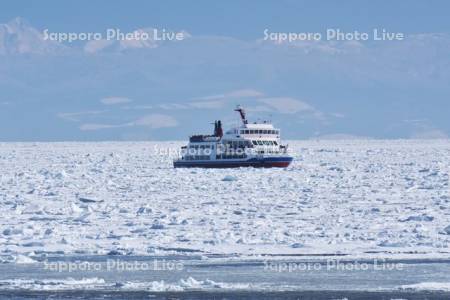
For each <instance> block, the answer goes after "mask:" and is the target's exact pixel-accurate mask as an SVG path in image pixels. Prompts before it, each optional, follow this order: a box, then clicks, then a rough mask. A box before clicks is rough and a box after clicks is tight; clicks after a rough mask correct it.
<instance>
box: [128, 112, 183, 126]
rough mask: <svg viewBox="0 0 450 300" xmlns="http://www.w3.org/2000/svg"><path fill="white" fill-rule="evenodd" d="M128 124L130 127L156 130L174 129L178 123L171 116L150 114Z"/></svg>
mask: <svg viewBox="0 0 450 300" xmlns="http://www.w3.org/2000/svg"><path fill="white" fill-rule="evenodd" d="M129 124H130V125H131V126H147V127H150V128H153V129H156V128H166V127H176V126H177V125H178V122H177V120H175V119H174V118H173V117H172V116H169V115H163V114H151V115H147V116H143V117H141V118H139V119H137V120H136V121H134V122H131V123H129Z"/></svg>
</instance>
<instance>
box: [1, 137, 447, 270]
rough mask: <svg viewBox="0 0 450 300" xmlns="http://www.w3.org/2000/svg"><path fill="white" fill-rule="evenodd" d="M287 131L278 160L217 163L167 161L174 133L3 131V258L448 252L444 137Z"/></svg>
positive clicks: (174, 145) (438, 254) (175, 144)
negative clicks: (147, 137) (97, 138)
mask: <svg viewBox="0 0 450 300" xmlns="http://www.w3.org/2000/svg"><path fill="white" fill-rule="evenodd" d="M289 144H290V146H289V147H290V149H291V151H292V153H293V155H294V156H295V160H294V162H293V164H292V165H291V166H290V167H289V168H287V169H254V168H241V169H219V170H213V169H174V168H173V167H172V159H173V158H174V153H175V152H176V150H178V148H179V147H180V146H181V145H182V143H180V142H162V143H156V142H105V143H1V144H0V170H1V173H0V213H1V215H2V218H1V220H0V260H2V261H5V262H8V261H16V260H17V258H20V259H19V260H18V261H17V262H29V261H27V260H25V259H23V256H20V255H24V256H27V257H36V256H39V255H46V254H50V255H53V254H64V255H70V254H77V255H79V254H81V255H83V254H108V253H111V254H112V253H114V254H136V255H147V254H151V255H153V254H160V253H161V254H166V253H168V254H170V253H185V254H211V253H213V254H226V255H228V254H229V255H234V254H236V255H237V256H239V257H244V256H248V255H258V254H323V253H343V254H349V255H351V256H354V257H357V256H364V255H369V254H370V255H375V256H388V257H390V256H393V255H395V254H401V255H423V256H426V257H434V258H448V257H449V250H450V249H449V245H450V234H449V232H450V231H448V230H446V228H448V226H449V225H450V193H449V173H450V142H449V141H448V140H442V141H401V140H399V141H368V140H364V141H362V140H361V141H358V140H356V141H355V140H352V141H291V142H289ZM167 149H169V150H167ZM165 150H167V151H169V152H170V153H168V154H167V153H162V152H164V151H165ZM224 178H233V180H224ZM197 251H198V252H197Z"/></svg>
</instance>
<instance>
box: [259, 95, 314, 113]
mask: <svg viewBox="0 0 450 300" xmlns="http://www.w3.org/2000/svg"><path fill="white" fill-rule="evenodd" d="M258 101H260V102H262V103H264V104H266V105H269V106H271V107H272V108H274V109H276V110H277V111H278V112H279V113H282V114H295V113H298V112H314V113H318V111H316V109H315V108H314V107H312V106H311V105H309V104H308V103H306V102H304V101H301V100H297V99H294V98H290V97H273V98H262V99H258Z"/></svg>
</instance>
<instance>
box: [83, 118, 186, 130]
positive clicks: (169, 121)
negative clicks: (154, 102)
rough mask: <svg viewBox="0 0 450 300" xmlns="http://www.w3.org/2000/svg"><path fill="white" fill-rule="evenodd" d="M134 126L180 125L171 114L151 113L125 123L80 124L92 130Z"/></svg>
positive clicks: (85, 128)
mask: <svg viewBox="0 0 450 300" xmlns="http://www.w3.org/2000/svg"><path fill="white" fill-rule="evenodd" d="M134 126H144V127H149V128H151V129H158V128H169V127H176V126H178V121H177V120H176V119H175V118H173V117H172V116H169V115H164V114H150V115H146V116H143V117H141V118H139V119H137V120H134V121H132V122H128V123H123V124H97V123H87V124H82V125H81V126H80V130H83V131H92V130H102V129H111V128H124V127H134Z"/></svg>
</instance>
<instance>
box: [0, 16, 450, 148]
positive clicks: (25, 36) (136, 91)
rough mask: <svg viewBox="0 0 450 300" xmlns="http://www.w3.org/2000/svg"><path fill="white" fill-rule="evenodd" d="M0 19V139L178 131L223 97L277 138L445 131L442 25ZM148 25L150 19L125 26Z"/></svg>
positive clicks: (214, 113) (203, 124)
mask: <svg viewBox="0 0 450 300" xmlns="http://www.w3.org/2000/svg"><path fill="white" fill-rule="evenodd" d="M43 30H44V29H36V28H34V27H32V26H31V25H30V24H28V22H27V21H26V20H23V19H22V18H16V19H14V20H11V21H10V22H8V23H5V24H0V90H1V93H0V140H120V139H127V140H129V139H183V138H185V137H186V136H187V135H189V134H191V133H194V132H201V131H208V130H210V128H209V125H208V124H209V123H210V122H211V121H214V120H215V119H219V118H222V119H223V120H224V122H225V125H230V124H232V123H234V122H236V117H235V115H234V113H233V111H232V108H233V107H234V106H235V105H236V104H242V105H244V106H245V107H247V109H248V111H249V117H250V118H255V119H256V118H269V119H272V120H273V122H275V123H276V125H277V126H279V127H281V128H282V130H283V135H284V137H285V138H291V139H295V138H316V137H322V138H330V137H335V138H352V137H374V138H411V137H412V138H443V137H447V136H448V135H449V134H450V122H449V121H448V112H449V111H450V102H449V99H450V97H449V96H450V86H449V84H448V83H449V82H450V56H449V53H450V36H449V35H448V34H446V33H421V34H416V35H409V36H407V37H406V38H405V40H404V41H384V42H374V41H367V42H356V41H349V42H326V41H316V42H295V43H288V42H284V43H277V42H273V41H264V40H262V37H263V34H262V33H261V39H259V40H239V39H235V38H233V37H226V36H195V35H191V34H189V33H188V32H186V31H183V30H182V29H179V32H183V33H184V34H185V37H186V38H185V39H183V40H181V41H179V40H176V41H157V40H152V39H150V40H146V41H136V40H131V41H106V40H96V41H84V42H78V43H73V44H70V43H59V42H56V41H52V40H45V39H44V34H43ZM136 30H137V31H138V32H146V33H148V34H149V35H150V36H151V34H152V32H153V28H152V27H148V28H143V29H136Z"/></svg>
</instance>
